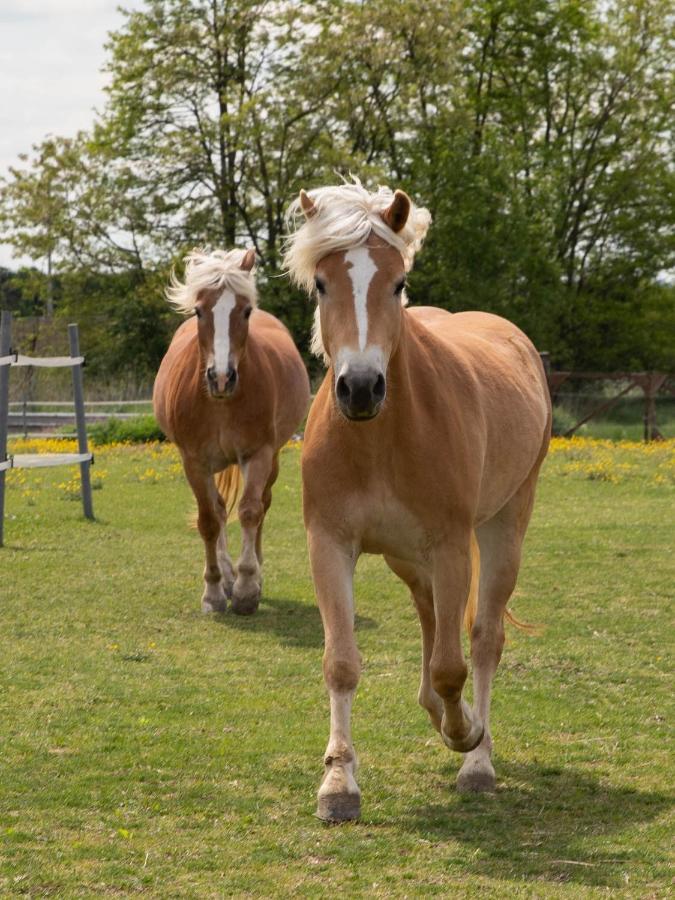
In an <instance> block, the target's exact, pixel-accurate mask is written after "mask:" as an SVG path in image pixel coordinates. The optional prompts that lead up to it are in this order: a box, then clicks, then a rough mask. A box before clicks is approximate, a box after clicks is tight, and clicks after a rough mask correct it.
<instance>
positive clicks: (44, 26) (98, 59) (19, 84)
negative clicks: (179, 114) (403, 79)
mask: <svg viewBox="0 0 675 900" xmlns="http://www.w3.org/2000/svg"><path fill="white" fill-rule="evenodd" d="M121 5H122V6H123V7H124V8H125V9H135V8H139V7H141V6H142V5H143V2H142V0H124V2H122V4H121ZM119 6H120V3H119V0H0V176H4V175H6V174H7V170H8V167H9V166H11V165H15V164H17V163H19V159H18V157H19V154H20V153H25V152H28V151H30V149H31V147H32V145H33V144H36V143H39V142H40V141H42V140H43V138H45V137H46V136H47V135H48V134H53V135H62V136H65V137H67V136H70V135H73V134H75V133H76V132H77V131H79V130H80V129H83V128H85V129H86V128H88V127H89V126H90V125H91V123H92V121H93V117H94V109H96V108H101V107H102V106H103V101H104V94H103V86H104V84H105V75H104V74H103V73H102V72H101V68H102V66H103V64H104V62H105V49H104V44H105V41H106V37H107V34H108V32H109V31H111V30H115V29H116V28H118V27H119V26H120V25H121V23H122V22H123V16H122V14H121V13H120V12H119ZM22 262H23V263H26V262H28V261H27V260H25V259H23V260H21V259H17V258H15V257H12V254H11V248H10V247H8V246H7V245H3V244H0V266H6V267H9V268H16V267H17V265H19V264H21V263H22Z"/></svg>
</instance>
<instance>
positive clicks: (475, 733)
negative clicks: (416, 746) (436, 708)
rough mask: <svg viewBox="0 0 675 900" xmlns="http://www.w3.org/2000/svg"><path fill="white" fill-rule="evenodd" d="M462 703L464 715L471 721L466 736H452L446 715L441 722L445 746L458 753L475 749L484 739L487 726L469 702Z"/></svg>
mask: <svg viewBox="0 0 675 900" xmlns="http://www.w3.org/2000/svg"><path fill="white" fill-rule="evenodd" d="M462 705H463V707H464V715H465V716H466V718H467V719H469V721H470V722H471V727H470V728H469V731H468V733H467V734H466V736H465V737H463V738H460V739H458V738H451V737H450V735H449V734H448V733H447V731H446V728H445V716H443V721H442V722H441V737H442V738H443V742H444V744H445V746H446V747H449V748H450V749H451V750H454V751H455V752H456V753H469V752H470V751H471V750H475V749H476V747H477V746H478V745H479V744H480V742H481V741H482V740H483V735H484V734H485V726H484V725H483V723H482V721H481V720H480V719H479V718H478V716H477V715H475V714H474V713H473V711H472V709H471V707H470V706H469V704H468V703H465V702H464V701H462Z"/></svg>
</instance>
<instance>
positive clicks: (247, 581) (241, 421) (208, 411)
mask: <svg viewBox="0 0 675 900" xmlns="http://www.w3.org/2000/svg"><path fill="white" fill-rule="evenodd" d="M185 263H186V269H185V281H184V282H181V281H179V280H178V279H177V278H176V277H175V275H173V276H172V279H171V283H170V286H169V287H168V289H167V292H166V293H167V299H168V300H169V302H170V303H172V305H173V306H174V307H175V308H176V309H178V310H179V311H180V312H182V313H183V314H185V315H189V316H190V318H188V319H187V321H185V322H183V324H181V325H180V327H179V328H178V330H177V331H176V333H175V335H174V337H173V339H172V341H171V344H170V346H169V349H168V351H167V353H166V355H165V356H164V359H163V360H162V362H161V365H160V367H159V371H158V373H157V378H156V380H155V385H154V390H153V406H154V411H155V416H156V418H157V421H158V423H159V425H160V427H161V428H162V430H163V431H164V433H165V434H166V435H167V437H168V438H169V439H170V440H171V441H173V442H174V443H175V444H176V446H177V447H178V450H179V451H180V455H181V458H182V461H183V468H184V470H185V475H186V477H187V480H188V482H189V484H190V487H191V488H192V491H193V493H194V495H195V498H196V500H197V508H198V515H197V526H198V528H199V532H200V534H201V537H202V539H203V541H204V548H205V552H206V565H205V569H204V593H203V596H202V610H203V611H204V612H207V613H208V612H225V610H226V608H227V601H228V599H231V601H232V604H231V605H232V611H233V612H235V613H239V614H241V615H250V614H251V613H254V612H255V610H256V609H257V608H258V604H259V601H260V593H261V589H262V574H261V573H262V561H263V557H262V529H263V522H264V519H265V515H266V513H267V510H268V509H269V507H270V504H271V502H272V486H273V484H274V482H275V481H276V478H277V475H278V472H279V451H280V449H281V448H282V447H283V446H284V444H285V443H286V442H287V441H288V440H289V438H290V437H291V436H292V435H293V433H294V432H295V430H296V429H297V428H298V426H299V424H300V423H301V422H302V419H303V417H304V415H305V413H306V411H307V407H308V405H309V380H308V377H307V371H306V369H305V365H304V363H303V361H302V358H301V357H300V354H299V353H298V351H297V349H296V347H295V344H294V342H293V339H292V338H291V336H290V334H289V332H288V330H287V329H286V327H285V326H284V325H282V323H281V322H280V321H279V320H278V319H276V318H275V317H274V316H272V315H270V313H267V312H264V311H263V310H261V309H258V308H257V305H256V302H257V292H256V286H255V280H254V275H253V267H254V263H255V253H254V251H253V250H247V251H244V250H230V251H228V252H225V251H219V250H216V251H214V252H213V253H206V252H203V251H201V250H194V251H193V252H191V253H190V254H189V255H188V256H187V257H186V259H185ZM214 476H215V477H214ZM239 498H240V500H239V504H238V516H239V522H240V525H241V533H242V547H241V556H240V558H239V561H238V563H237V566H236V571H235V568H234V566H233V565H232V560H231V559H230V556H229V554H228V551H227V533H226V525H227V520H228V518H229V516H230V513H231V512H233V509H234V507H235V506H236V504H237V500H238V499H239Z"/></svg>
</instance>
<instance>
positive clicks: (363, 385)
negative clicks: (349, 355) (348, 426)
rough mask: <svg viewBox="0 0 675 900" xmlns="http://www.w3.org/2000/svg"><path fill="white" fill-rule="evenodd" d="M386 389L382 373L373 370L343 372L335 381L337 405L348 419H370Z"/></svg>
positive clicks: (375, 413) (375, 412)
mask: <svg viewBox="0 0 675 900" xmlns="http://www.w3.org/2000/svg"><path fill="white" fill-rule="evenodd" d="M386 390H387V386H386V382H385V380H384V375H383V374H382V373H381V372H377V371H375V370H368V371H366V372H345V373H344V374H343V375H340V377H339V378H338V380H337V382H336V383H335V396H336V398H337V402H338V406H339V407H340V409H341V411H342V412H343V414H344V415H345V416H347V418H348V419H356V420H358V419H372V418H373V417H374V416H376V415H377V414H378V412H379V411H380V407H381V406H382V402H383V400H384V396H385V393H386Z"/></svg>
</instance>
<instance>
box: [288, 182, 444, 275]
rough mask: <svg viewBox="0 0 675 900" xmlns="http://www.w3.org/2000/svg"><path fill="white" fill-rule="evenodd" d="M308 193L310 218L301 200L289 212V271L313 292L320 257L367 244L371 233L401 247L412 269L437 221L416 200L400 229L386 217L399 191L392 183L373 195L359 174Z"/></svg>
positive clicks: (406, 265)
mask: <svg viewBox="0 0 675 900" xmlns="http://www.w3.org/2000/svg"><path fill="white" fill-rule="evenodd" d="M308 193H309V196H310V197H311V199H312V202H313V204H314V206H315V208H316V213H315V214H314V215H313V216H312V217H311V218H310V219H306V218H305V215H304V213H303V212H302V208H301V206H300V201H299V200H295V201H294V202H293V203H292V204H291V205H290V207H289V209H288V212H287V213H286V224H287V227H288V230H289V236H288V237H287V239H286V254H285V256H284V269H285V270H286V271H287V272H288V274H289V275H290V276H291V278H292V279H293V281H294V282H295V283H296V284H297V285H299V286H300V287H304V288H305V289H306V290H307V291H308V292H310V293H311V291H312V290H313V288H314V271H315V269H316V265H317V263H318V262H319V260H321V259H323V257H324V256H328V254H329V253H335V252H337V251H338V250H349V249H351V248H352V247H359V246H361V245H363V244H365V243H366V241H367V240H368V236H369V235H370V233H371V231H372V232H374V233H375V234H377V235H379V237H381V238H382V239H383V240H385V241H387V243H389V244H391V245H392V247H395V248H396V249H397V250H398V251H399V253H400V254H401V256H402V257H403V262H404V265H405V268H406V271H408V270H409V269H410V268H411V267H412V264H413V260H414V258H415V253H416V252H417V251H418V250H419V249H420V247H421V246H422V241H423V240H424V238H425V236H426V233H427V229H428V228H429V225H430V224H431V214H430V213H429V211H428V210H426V209H422V208H420V207H416V206H415V205H414V204H412V205H411V208H410V214H409V216H408V220H407V222H406V223H405V225H404V226H403V228H402V229H401V231H399V232H398V233H396V232H394V231H392V230H391V228H389V226H388V225H387V224H386V223H385V222H384V220H383V219H382V215H381V214H382V213H383V212H384V210H385V209H386V208H387V207H388V206H390V205H391V203H392V202H393V199H394V192H393V191H392V190H391V189H390V188H388V187H379V188H378V189H377V192H376V193H370V191H367V190H366V189H365V188H364V187H363V185H362V184H361V182H360V181H359V179H358V178H356V177H354V179H353V183H351V182H345V184H340V185H336V186H334V187H323V188H317V189H315V190H312V191H309V192H308Z"/></svg>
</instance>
